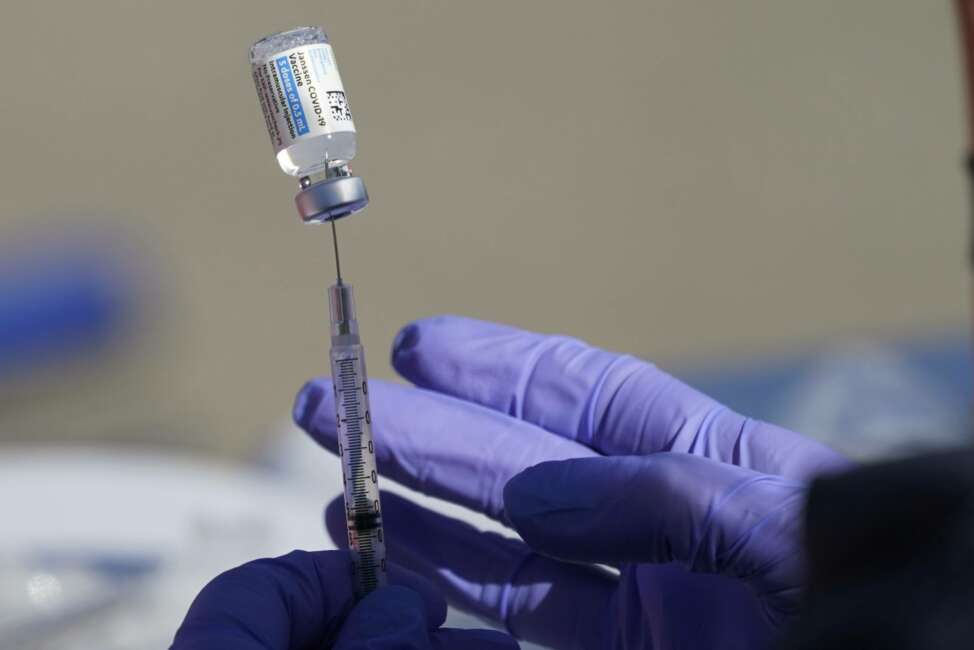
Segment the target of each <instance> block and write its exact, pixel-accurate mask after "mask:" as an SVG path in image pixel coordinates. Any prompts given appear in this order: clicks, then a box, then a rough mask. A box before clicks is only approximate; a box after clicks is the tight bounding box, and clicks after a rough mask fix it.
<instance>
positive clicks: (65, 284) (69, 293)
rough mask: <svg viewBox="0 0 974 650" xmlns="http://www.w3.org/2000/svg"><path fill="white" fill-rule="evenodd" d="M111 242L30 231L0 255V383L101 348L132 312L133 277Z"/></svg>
mask: <svg viewBox="0 0 974 650" xmlns="http://www.w3.org/2000/svg"><path fill="white" fill-rule="evenodd" d="M117 243H118V240H117V238H116V237H110V238H99V237H97V235H94V236H93V235H92V234H90V233H86V232H82V233H78V234H77V236H74V237H71V236H68V235H59V236H56V237H50V236H43V235H41V234H33V235H30V236H27V237H23V238H21V241H17V242H16V243H14V244H11V243H8V244H6V245H5V246H4V248H3V250H0V379H4V378H7V377H9V376H11V375H13V374H15V373H19V372H24V371H28V370H31V369H34V368H37V367H41V366H45V365H48V364H51V363H53V362H57V361H62V360H67V359H70V358H74V357H78V356H81V355H84V354H88V353H95V352H98V351H101V350H103V349H104V348H105V346H106V344H108V343H110V342H112V341H114V340H116V339H119V338H120V337H121V336H122V335H123V333H124V332H125V330H126V329H127V326H128V325H129V323H130V320H131V319H130V317H131V316H133V315H134V314H135V312H136V311H137V310H136V306H137V296H138V292H137V287H138V282H137V278H138V277H140V275H141V274H139V273H135V272H134V271H135V269H133V268H132V265H131V264H130V263H129V261H128V260H127V258H126V256H125V255H123V254H122V251H121V250H120V249H119V248H118V247H117Z"/></svg>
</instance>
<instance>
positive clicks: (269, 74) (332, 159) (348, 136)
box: [250, 27, 355, 186]
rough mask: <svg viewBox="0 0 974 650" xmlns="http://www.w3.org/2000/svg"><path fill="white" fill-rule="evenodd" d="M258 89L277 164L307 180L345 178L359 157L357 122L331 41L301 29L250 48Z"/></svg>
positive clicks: (318, 30)
mask: <svg viewBox="0 0 974 650" xmlns="http://www.w3.org/2000/svg"><path fill="white" fill-rule="evenodd" d="M250 64H251V68H252V71H253V75H254V84H255V86H256V87H257V95H258V97H259V98H260V107H261V109H262V110H263V111H264V121H265V123H266V125H267V133H268V134H269V135H270V138H271V144H272V145H273V147H274V152H275V153H276V154H277V162H278V163H279V164H280V166H281V169H282V170H283V171H284V173H286V174H290V175H291V176H297V177H299V178H302V186H303V185H304V183H306V182H307V181H306V180H305V179H306V178H307V177H310V176H312V175H318V174H322V173H324V174H326V175H328V176H332V175H344V174H346V173H347V171H346V169H345V168H346V165H347V163H348V161H350V160H351V159H352V158H354V157H355V123H354V122H353V121H352V112H351V110H350V109H349V106H348V98H347V97H346V96H345V88H344V86H343V85H342V78H341V76H340V75H339V74H338V67H337V66H336V65H335V55H334V52H332V48H331V44H330V43H329V42H328V36H327V35H326V34H325V32H324V31H323V30H322V29H321V28H319V27H298V28H297V29H292V30H288V31H286V32H281V33H279V34H274V35H272V36H268V37H266V38H262V39H260V40H259V41H257V42H256V43H254V45H253V46H252V47H251V48H250Z"/></svg>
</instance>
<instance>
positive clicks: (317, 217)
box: [294, 176, 369, 223]
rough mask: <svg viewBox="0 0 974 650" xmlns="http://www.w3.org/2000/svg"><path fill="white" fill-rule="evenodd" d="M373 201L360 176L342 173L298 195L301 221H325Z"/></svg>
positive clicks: (356, 209) (359, 208) (349, 212)
mask: <svg viewBox="0 0 974 650" xmlns="http://www.w3.org/2000/svg"><path fill="white" fill-rule="evenodd" d="M368 203H369V193H368V192H367V191H366V190H365V183H364V182H363V181H362V179H361V178H359V177H358V176H342V177H339V178H329V179H327V180H323V181H319V182H317V183H313V184H311V185H309V186H308V187H306V188H304V189H303V190H301V191H300V192H298V193H297V195H296V196H295V197H294V205H295V207H297V209H298V214H299V215H300V216H301V220H302V221H304V222H305V223H321V222H323V221H333V220H335V219H341V218H342V217H347V216H348V215H350V214H352V213H353V212H358V211H359V210H361V209H362V208H364V207H365V206H366V205H368Z"/></svg>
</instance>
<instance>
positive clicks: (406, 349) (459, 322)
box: [392, 314, 508, 379]
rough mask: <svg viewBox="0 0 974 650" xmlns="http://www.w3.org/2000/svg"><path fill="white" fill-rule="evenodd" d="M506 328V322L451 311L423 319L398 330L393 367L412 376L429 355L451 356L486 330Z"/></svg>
mask: <svg viewBox="0 0 974 650" xmlns="http://www.w3.org/2000/svg"><path fill="white" fill-rule="evenodd" d="M506 329H508V328H507V327H506V326H504V325H498V324H495V323H488V322H486V321H480V320H476V319H474V318H467V317H465V316H456V315H452V314H441V315H439V316H430V317H429V318H421V319H419V320H415V321H413V322H411V323H409V324H407V325H405V326H404V327H403V328H402V329H401V330H399V333H398V334H397V335H396V337H395V339H394V340H393V343H392V366H393V367H394V368H395V369H396V371H397V372H398V373H399V374H401V375H403V376H404V377H406V378H407V379H412V378H413V376H414V375H415V374H416V373H418V372H420V370H421V366H422V364H423V363H424V362H429V361H430V359H428V357H431V356H432V357H444V358H448V357H450V356H451V355H453V354H455V349H454V348H455V347H457V346H459V347H461V348H462V347H463V346H464V345H466V344H467V343H469V341H471V340H473V339H475V338H477V337H480V336H483V335H484V333H485V332H494V330H506Z"/></svg>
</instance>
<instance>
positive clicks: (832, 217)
mask: <svg viewBox="0 0 974 650" xmlns="http://www.w3.org/2000/svg"><path fill="white" fill-rule="evenodd" d="M303 24H309V25H322V26H324V27H325V29H326V30H327V31H328V32H329V34H330V36H331V40H332V43H333V45H334V48H335V52H336V55H337V59H338V63H339V66H340V68H341V72H342V77H343V79H344V82H345V88H346V90H347V92H348V94H349V98H350V104H351V107H352V110H353V112H354V115H355V123H356V126H357V129H358V139H359V154H358V157H357V158H356V160H355V161H354V163H353V167H354V169H355V172H356V173H357V174H358V175H360V176H362V177H363V178H364V179H365V180H366V182H367V184H368V187H369V191H370V194H371V197H372V202H371V205H370V206H369V208H368V209H367V210H366V211H365V212H363V213H360V214H359V215H357V216H355V217H353V218H351V219H347V220H345V221H342V222H341V223H340V224H339V230H340V233H339V234H340V238H341V246H342V262H343V270H344V272H345V274H346V275H347V277H348V278H349V279H350V280H351V281H352V282H353V283H354V284H355V285H356V287H357V298H358V302H359V314H360V317H361V319H362V327H363V338H364V341H365V343H366V345H367V347H368V348H369V351H370V359H369V365H370V371H371V373H372V376H373V377H377V378H385V379H391V378H393V372H392V370H391V367H390V365H389V363H388V360H387V351H388V347H389V343H390V342H391V340H392V338H393V336H394V335H395V333H396V331H397V330H398V329H399V328H400V327H401V326H402V325H403V324H404V323H406V322H408V321H410V320H412V319H415V318H419V317H423V316H428V315H432V314H437V313H442V312H452V313H460V314H465V315H469V316H475V317H479V318H484V319H490V320H498V321H504V322H508V323H512V324H516V325H519V326H521V327H524V328H529V329H535V330H541V331H548V332H558V333H565V334H572V335H575V336H578V337H581V338H584V339H587V340H588V341H590V342H592V343H594V344H597V345H599V346H603V347H608V348H611V349H615V350H620V351H627V352H631V353H634V354H637V355H639V356H642V357H644V358H648V359H652V360H653V361H655V362H657V363H658V364H660V365H662V366H663V367H664V368H667V369H669V370H671V371H672V372H674V373H675V374H677V375H679V376H681V377H684V378H686V379H688V380H689V381H691V382H692V383H695V384H697V385H699V386H700V387H701V388H703V389H705V390H708V391H709V392H711V393H712V394H714V395H715V396H716V397H718V398H720V399H722V400H724V401H726V402H727V403H729V404H730V405H731V406H733V407H735V408H738V409H740V410H742V411H745V412H747V413H749V414H753V415H755V416H758V417H763V418H766V419H770V420H773V421H775V422H777V423H780V424H784V425H786V426H792V427H795V428H797V429H799V430H801V431H803V432H806V433H809V434H810V435H815V436H817V437H820V438H822V439H824V440H827V441H829V442H830V443H831V444H834V445H835V446H837V447H838V448H840V449H842V450H843V451H845V452H847V453H849V454H850V455H853V456H855V457H858V458H877V457H883V456H888V455H892V454H897V453H903V452H904V451H907V450H913V449H918V448H921V447H926V446H937V445H941V444H951V443H953V442H956V441H957V440H959V439H963V438H964V437H965V436H966V431H967V430H968V406H967V403H968V398H969V395H970V392H971V385H970V372H969V365H970V364H969V360H968V356H969V351H968V342H967V329H968V308H969V302H968V301H969V284H968V283H969V280H968V265H967V236H968V224H967V214H968V196H967V188H966V181H965V178H964V172H963V166H962V163H963V156H964V154H965V145H964V142H965V138H966V135H965V122H964V99H963V93H964V89H963V83H962V82H963V77H962V72H961V70H962V69H961V56H960V51H959V47H958V42H957V27H956V24H955V18H954V14H953V7H952V6H951V4H950V3H949V2H946V1H941V2H932V3H918V2H913V1H912V0H861V1H859V2H854V3H850V2H839V1H828V2H815V3H809V2H780V1H777V2H775V1H772V0H739V1H737V2H732V3H687V2H678V1H672V2H670V1H664V0H653V1H651V2H650V1H645V0H639V1H635V0H634V1H632V2H629V1H623V0H618V1H614V2H610V3H592V2H567V1H565V0H561V1H559V2H555V1H554V0H551V1H538V2H513V1H506V0H500V1H495V2H490V3H473V2H464V3H457V2H447V1H446V0H417V1H415V2H409V3H400V2H391V1H389V2H357V3H350V2H346V3H337V2H335V3H332V2H306V1H295V0H280V1H278V2H275V3H271V4H268V3H263V4H262V3H256V2H229V1H224V2H217V1H213V2H202V3H201V2H192V3H191V2H188V1H185V0H169V1H168V2H161V1H157V0H138V1H133V0H116V1H114V2H110V1H106V0H91V1H90V2H86V3H67V2H65V3H43V2H26V1H20V0H8V1H7V2H5V3H4V4H3V6H2V8H0V34H2V38H0V58H2V60H3V61H5V65H4V73H3V74H4V80H5V83H4V84H3V88H2V89H0V142H2V143H3V144H2V147H0V178H2V179H3V182H2V188H3V189H2V191H0V443H2V446H0V488H2V490H0V513H3V516H4V521H5V523H4V524H3V527H4V528H7V527H10V528H9V529H8V532H9V534H8V532H5V533H4V535H0V537H3V538H4V540H3V541H0V612H6V613H0V638H3V637H4V635H3V633H2V632H3V631H4V630H6V632H7V634H8V635H9V636H8V638H17V639H18V641H17V646H16V647H28V645H29V644H30V643H33V644H35V645H36V647H74V646H72V645H70V643H72V642H71V641H68V640H66V639H68V638H71V639H74V640H75V641H74V642H77V639H82V640H84V639H86V638H87V639H88V641H91V639H93V638H95V637H85V636H84V635H83V634H81V633H80V632H78V629H79V628H78V627H77V626H78V625H84V622H85V621H89V620H92V619H91V618H90V616H92V612H95V611H97V612H100V614H99V616H100V617H101V618H100V619H99V620H101V621H102V622H104V621H105V620H114V621H115V622H116V623H115V625H114V627H111V628H108V627H106V626H105V625H99V626H98V629H99V630H106V629H111V630H112V631H111V633H110V635H109V637H104V636H102V637H97V638H98V643H100V644H101V645H100V647H106V648H107V647H158V646H159V644H160V643H164V642H168V638H169V637H167V635H171V633H172V631H173V630H174V628H175V625H176V624H177V622H178V620H179V617H180V616H181V614H182V612H184V611H185V607H186V605H187V604H188V602H189V598H191V596H192V594H194V593H195V591H196V590H198V588H199V587H200V586H201V585H202V584H203V582H205V578H206V577H208V576H210V575H212V574H213V573H215V572H216V571H218V570H220V568H226V566H229V564H228V563H232V560H233V559H237V558H238V559H239V561H243V560H244V559H247V558H248V557H254V556H256V555H260V554H269V553H273V552H283V551H286V550H289V549H290V548H294V547H300V546H306V547H307V546H314V545H315V544H319V545H321V546H324V545H326V544H328V543H329V542H328V541H327V540H325V539H324V533H323V532H322V530H321V525H320V506H321V504H323V503H324V502H325V501H326V500H327V499H328V498H330V496H332V495H333V494H335V493H337V491H338V490H337V487H338V483H337V482H333V481H332V480H331V479H332V478H333V477H332V476H331V475H330V474H329V472H330V471H331V470H329V469H328V467H331V466H330V465H328V463H330V462H331V460H330V459H328V458H326V455H325V454H324V452H321V453H320V454H318V453H317V452H309V450H311V443H307V442H306V441H304V440H303V439H302V438H301V437H300V435H299V434H298V433H297V432H295V431H294V430H293V427H292V426H291V425H290V424H289V415H288V414H289V411H290V407H291V403H292V400H293V396H294V394H295V392H296V390H297V389H298V388H299V387H300V385H301V384H302V383H303V382H304V380H305V379H307V378H309V377H312V376H315V375H319V374H323V373H325V372H326V371H327V350H328V338H327V323H328V315H327V304H326V301H325V295H324V291H325V288H326V286H327V285H328V284H329V283H330V282H331V280H332V273H333V262H332V256H331V250H330V245H331V242H330V233H328V232H327V230H325V229H324V228H320V227H314V226H304V225H302V224H301V223H300V222H299V220H298V218H297V216H296V214H295V212H294V208H293V204H292V197H293V195H294V193H295V191H296V184H295V182H294V179H292V178H290V177H287V176H285V175H284V174H282V173H281V172H280V170H279V168H278V167H277V163H276V162H275V160H274V155H273V152H272V149H271V147H270V144H269V142H268V138H267V135H266V132H265V130H264V126H263V122H262V118H261V114H260V109H259V107H258V104H257V100H256V95H255V92H254V89H253V85H252V81H251V78H250V70H249V66H248V62H247V49H248V47H249V46H250V44H251V43H252V42H253V41H254V40H256V39H257V38H259V37H260V36H263V35H266V34H268V33H272V32H276V31H279V30H282V29H286V28H289V27H293V26H296V25H303ZM319 463H320V465H319ZM120 495H121V496H120ZM261 504H273V505H268V506H267V507H266V508H260V507H258V506H259V505H261ZM268 510H275V511H276V512H275V513H274V514H273V515H271V514H268V513H267V511H268ZM228 513H229V514H228ZM133 531H136V532H133ZM78 540H81V541H78ZM242 540H245V541H242ZM59 544H60V545H59ZM200 548H206V549H210V551H209V552H211V554H212V559H211V561H204V560H202V559H200V557H201V555H200V553H199V552H198V550H199V549H200ZM228 549H230V550H228ZM190 552H192V554H193V559H192V561H190V560H188V559H187V557H188V555H187V554H189V553H190ZM203 555H205V553H204V554H203ZM207 557H209V556H207ZM173 566H178V567H181V568H180V569H179V571H175V570H171V571H170V570H169V569H167V570H166V571H161V569H160V567H169V568H171V567H173ZM4 567H6V569H4ZM3 570H6V574H4V573H2V571H3ZM161 573H165V574H166V575H168V576H170V578H168V580H169V582H167V583H166V584H168V585H170V586H169V587H166V588H165V589H163V591H161V592H160V591H159V589H158V584H159V583H160V582H159V575H161ZM4 575H6V576H7V578H6V579H5V578H4V577H3V576H4ZM38 576H40V577H38ZM172 576H177V577H175V578H173V577H172ZM150 578H151V579H150ZM38 580H40V582H38ZM52 580H53V582H52ZM31 581H33V582H31ZM148 583H152V584H153V585H155V586H154V587H153V589H154V591H153V592H152V595H151V597H150V596H149V595H146V592H145V591H144V589H145V584H148ZM24 585H27V587H24ZM31 585H33V586H31ZM38 585H40V587H38ZM52 585H54V586H52ZM170 587H171V588H170ZM45 589H46V591H45ZM167 589H168V591H166V590H167ZM126 590H128V591H126ZM133 590H136V591H133ZM38 593H40V594H41V597H36V595H37V594H38ZM132 593H140V594H142V596H141V597H142V598H143V600H142V601H138V602H141V603H142V605H140V607H143V609H141V610H139V612H140V613H142V614H144V613H145V612H147V611H152V612H154V614H153V616H154V618H152V620H154V621H156V622H157V623H156V626H155V627H152V626H148V627H144V626H143V627H142V628H140V629H138V630H136V629H131V626H129V627H126V623H125V621H126V620H128V619H127V618H126V617H125V616H122V615H120V614H118V607H119V606H120V603H125V607H133V604H132V603H134V602H136V601H137V600H138V599H133V598H132V597H131V594H132ZM25 594H27V595H28V596H29V597H27V596H25ZM30 594H34V595H33V596H30ZM44 594H47V595H46V596H45V595H44ZM52 594H53V595H52ZM4 598H6V600H4ZM38 598H39V599H38ZM45 599H46V600H45ZM38 603H40V604H38ZM45 603H46V604H45ZM4 604H6V609H5V608H4V607H3V605H4ZM18 608H19V609H18ZM92 608H94V609H92ZM10 612H14V613H13V614H11V613H10ZM112 616H115V618H111V617H112ZM53 620H57V621H59V622H61V623H64V625H65V626H68V627H64V628H63V629H71V630H72V633H71V634H70V635H69V634H67V633H65V634H64V635H62V636H58V634H60V632H57V630H61V629H62V628H60V627H56V626H54V627H52V626H50V625H49V623H50V621H53ZM146 620H147V619H146ZM39 621H40V622H39ZM3 626H6V627H3ZM70 626H75V627H70ZM42 629H43V630H44V632H43V634H42V633H41V630H42ZM94 629H95V628H92V630H94ZM52 630H55V632H56V633H55V632H52ZM101 633H102V632H98V634H101ZM90 634H93V635H94V634H96V632H95V631H90ZM106 634H107V633H106ZM153 635H155V636H153ZM111 644H115V645H111ZM12 647H13V646H12ZM78 647H84V646H83V645H79V646H78ZM88 647H90V645H89V646H88Z"/></svg>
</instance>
